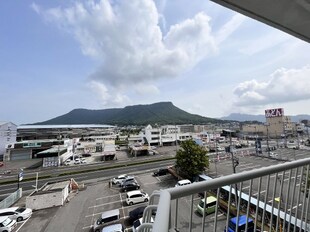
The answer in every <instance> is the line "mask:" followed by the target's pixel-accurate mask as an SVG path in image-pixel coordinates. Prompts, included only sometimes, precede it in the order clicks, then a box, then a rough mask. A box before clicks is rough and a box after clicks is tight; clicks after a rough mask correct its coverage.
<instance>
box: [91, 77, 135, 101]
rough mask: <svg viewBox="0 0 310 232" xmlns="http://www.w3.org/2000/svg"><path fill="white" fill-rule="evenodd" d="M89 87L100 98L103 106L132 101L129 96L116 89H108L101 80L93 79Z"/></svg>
mask: <svg viewBox="0 0 310 232" xmlns="http://www.w3.org/2000/svg"><path fill="white" fill-rule="evenodd" d="M88 87H89V88H90V89H91V90H92V92H94V93H95V94H96V95H97V97H98V98H99V101H100V104H101V105H103V106H111V107H114V106H120V107H122V106H126V105H127V104H129V103H130V100H129V98H128V97H127V96H126V95H123V94H121V93H119V92H116V91H108V88H107V87H106V86H105V85H104V84H103V83H101V82H97V81H91V82H89V84H88Z"/></svg>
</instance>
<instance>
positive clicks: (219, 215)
mask: <svg viewBox="0 0 310 232" xmlns="http://www.w3.org/2000/svg"><path fill="white" fill-rule="evenodd" d="M223 215H224V214H223V213H221V214H218V215H217V218H219V217H221V216H223ZM214 218H215V216H213V217H211V218H210V219H214Z"/></svg>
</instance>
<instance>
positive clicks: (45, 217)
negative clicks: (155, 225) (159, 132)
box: [16, 171, 226, 232]
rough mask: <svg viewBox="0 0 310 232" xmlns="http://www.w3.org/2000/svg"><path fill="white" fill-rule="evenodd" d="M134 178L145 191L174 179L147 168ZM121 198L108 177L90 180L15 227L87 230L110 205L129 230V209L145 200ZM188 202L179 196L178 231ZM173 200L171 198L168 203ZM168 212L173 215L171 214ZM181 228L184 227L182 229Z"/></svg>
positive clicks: (186, 217)
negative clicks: (61, 202)
mask: <svg viewBox="0 0 310 232" xmlns="http://www.w3.org/2000/svg"><path fill="white" fill-rule="evenodd" d="M135 179H136V180H137V182H138V183H139V184H140V186H141V190H143V191H145V192H147V193H148V194H149V195H151V194H152V192H153V191H154V190H159V189H165V188H170V187H174V186H175V184H176V183H177V180H176V179H175V178H174V177H173V176H171V175H170V174H167V175H163V176H157V177H154V176H152V172H151V171H150V172H147V173H141V174H139V175H136V176H135ZM125 199H126V192H125V193H123V192H120V188H119V187H118V186H115V185H112V186H110V185H109V181H108V180H107V181H104V182H101V183H98V184H92V185H89V186H87V188H86V190H84V191H80V192H79V193H76V194H75V196H74V197H73V198H71V200H70V202H68V203H66V204H65V205H64V206H62V207H57V208H51V209H46V210H39V211H34V213H33V215H32V217H31V218H30V219H29V221H27V222H26V223H24V224H23V225H22V224H20V226H19V227H20V228H18V229H17V230H16V231H21V232H23V231H42V232H43V231H45V232H46V231H80V232H86V231H91V228H92V225H93V224H94V222H95V221H96V220H97V219H98V218H99V216H100V215H101V214H102V213H103V212H105V211H108V210H112V209H119V210H120V214H121V222H122V223H123V225H124V226H125V228H126V231H131V225H130V224H129V223H128V215H129V212H130V211H131V210H133V209H135V208H137V207H140V206H143V205H145V206H146V205H147V204H148V203H139V204H135V205H132V206H129V205H127V204H126V201H125ZM199 199H200V198H199V197H198V195H197V196H195V197H194V211H195V207H196V205H197V204H198V202H199ZM190 202H191V199H190V197H185V198H182V199H180V200H179V207H178V220H179V221H178V227H179V228H180V231H185V230H187V229H186V228H188V221H189V210H190V205H191V204H190ZM174 204H175V203H174V202H172V207H174ZM173 214H174V213H173ZM172 216H173V217H174V215H172ZM213 217H214V214H213V215H209V216H207V217H206V221H205V225H206V226H211V227H209V228H212V226H213V224H212V223H213ZM221 218H222V219H223V220H225V218H226V216H223V215H221V214H220V215H219V217H218V220H219V221H220V220H221ZM201 220H202V216H201V215H199V214H197V213H195V212H194V213H193V231H196V230H197V231H198V230H199V231H201ZM209 224H210V225H209ZM21 225H22V226H21ZM196 227H197V228H196ZM182 228H184V229H183V230H182Z"/></svg>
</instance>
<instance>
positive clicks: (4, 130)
mask: <svg viewBox="0 0 310 232" xmlns="http://www.w3.org/2000/svg"><path fill="white" fill-rule="evenodd" d="M16 134H17V126H16V125H15V124H14V123H11V122H0V160H1V159H2V158H3V156H4V153H5V151H6V147H7V146H8V144H11V143H15V142H16Z"/></svg>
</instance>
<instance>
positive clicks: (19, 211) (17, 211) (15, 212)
mask: <svg viewBox="0 0 310 232" xmlns="http://www.w3.org/2000/svg"><path fill="white" fill-rule="evenodd" d="M31 215H32V209H29V208H24V207H11V208H6V209H0V217H3V216H8V217H9V218H10V219H12V220H16V221H18V222H19V221H22V220H25V219H27V218H29V217H30V216H31Z"/></svg>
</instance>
